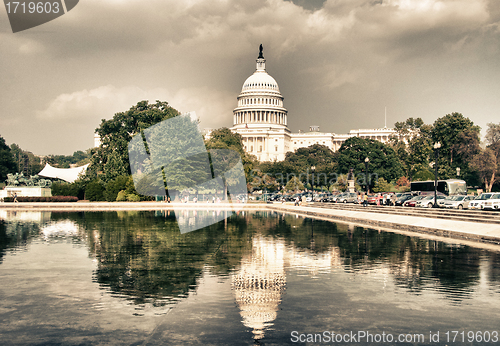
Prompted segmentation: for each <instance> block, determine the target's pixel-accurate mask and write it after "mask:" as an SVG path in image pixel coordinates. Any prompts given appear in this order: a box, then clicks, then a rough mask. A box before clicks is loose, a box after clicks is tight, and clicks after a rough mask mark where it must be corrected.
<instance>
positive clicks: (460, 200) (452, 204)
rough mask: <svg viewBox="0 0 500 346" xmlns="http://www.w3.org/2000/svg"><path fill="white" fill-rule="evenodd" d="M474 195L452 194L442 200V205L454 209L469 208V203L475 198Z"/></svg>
mask: <svg viewBox="0 0 500 346" xmlns="http://www.w3.org/2000/svg"><path fill="white" fill-rule="evenodd" d="M474 198H475V197H474V196H463V195H462V196H450V198H446V199H445V200H443V201H442V205H440V206H442V207H444V208H453V209H467V208H468V207H469V203H470V202H471V201H473V200H474Z"/></svg>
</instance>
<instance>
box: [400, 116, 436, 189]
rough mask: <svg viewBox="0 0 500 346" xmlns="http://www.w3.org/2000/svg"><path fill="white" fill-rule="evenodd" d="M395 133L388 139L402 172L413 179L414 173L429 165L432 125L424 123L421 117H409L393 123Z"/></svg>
mask: <svg viewBox="0 0 500 346" xmlns="http://www.w3.org/2000/svg"><path fill="white" fill-rule="evenodd" d="M394 128H395V130H396V135H395V136H393V137H392V138H391V140H390V145H391V147H392V148H393V149H394V151H395V153H396V155H397V157H398V159H399V160H400V162H401V166H402V169H403V171H404V174H405V175H406V176H407V177H409V178H410V180H413V179H414V175H415V174H416V173H417V172H418V171H421V170H422V169H427V168H428V167H429V155H430V154H431V153H432V139H431V130H432V126H431V125H427V124H424V122H423V120H422V119H421V118H417V119H413V118H409V119H407V120H406V121H405V122H397V123H396V124H395V125H394Z"/></svg>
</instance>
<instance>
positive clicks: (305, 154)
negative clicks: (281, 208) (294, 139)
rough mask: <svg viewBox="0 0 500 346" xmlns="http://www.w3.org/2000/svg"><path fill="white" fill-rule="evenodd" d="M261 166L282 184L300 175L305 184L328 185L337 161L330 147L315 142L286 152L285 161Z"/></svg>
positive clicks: (263, 170) (262, 169)
mask: <svg viewBox="0 0 500 346" xmlns="http://www.w3.org/2000/svg"><path fill="white" fill-rule="evenodd" d="M259 167H260V169H261V171H262V172H265V173H266V174H268V175H270V176H271V177H272V178H274V179H275V180H276V183H277V184H278V185H281V186H283V185H286V184H287V183H288V181H289V179H291V178H292V177H299V179H300V181H301V182H302V183H303V184H305V185H308V186H311V185H314V186H324V187H328V186H329V185H330V181H329V180H330V177H331V173H332V172H334V171H335V169H336V168H335V167H336V162H335V155H334V153H333V152H332V151H331V150H330V148H328V147H327V146H324V145H321V144H313V145H311V146H309V147H306V148H299V149H297V150H296V151H294V152H288V153H286V156H285V160H284V161H278V162H267V163H262V164H261V165H260V166H259ZM313 167H314V172H313V169H312V168H313ZM313 173H314V176H313Z"/></svg>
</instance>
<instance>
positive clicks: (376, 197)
mask: <svg viewBox="0 0 500 346" xmlns="http://www.w3.org/2000/svg"><path fill="white" fill-rule="evenodd" d="M379 199H380V195H379V194H378V193H377V194H374V195H368V200H367V202H368V204H377V201H378V200H379Z"/></svg>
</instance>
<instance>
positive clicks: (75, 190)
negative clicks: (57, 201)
mask: <svg viewBox="0 0 500 346" xmlns="http://www.w3.org/2000/svg"><path fill="white" fill-rule="evenodd" d="M51 191H52V196H75V197H78V199H84V196H85V187H84V185H83V183H82V182H74V183H61V182H55V183H53V184H52V187H51Z"/></svg>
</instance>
